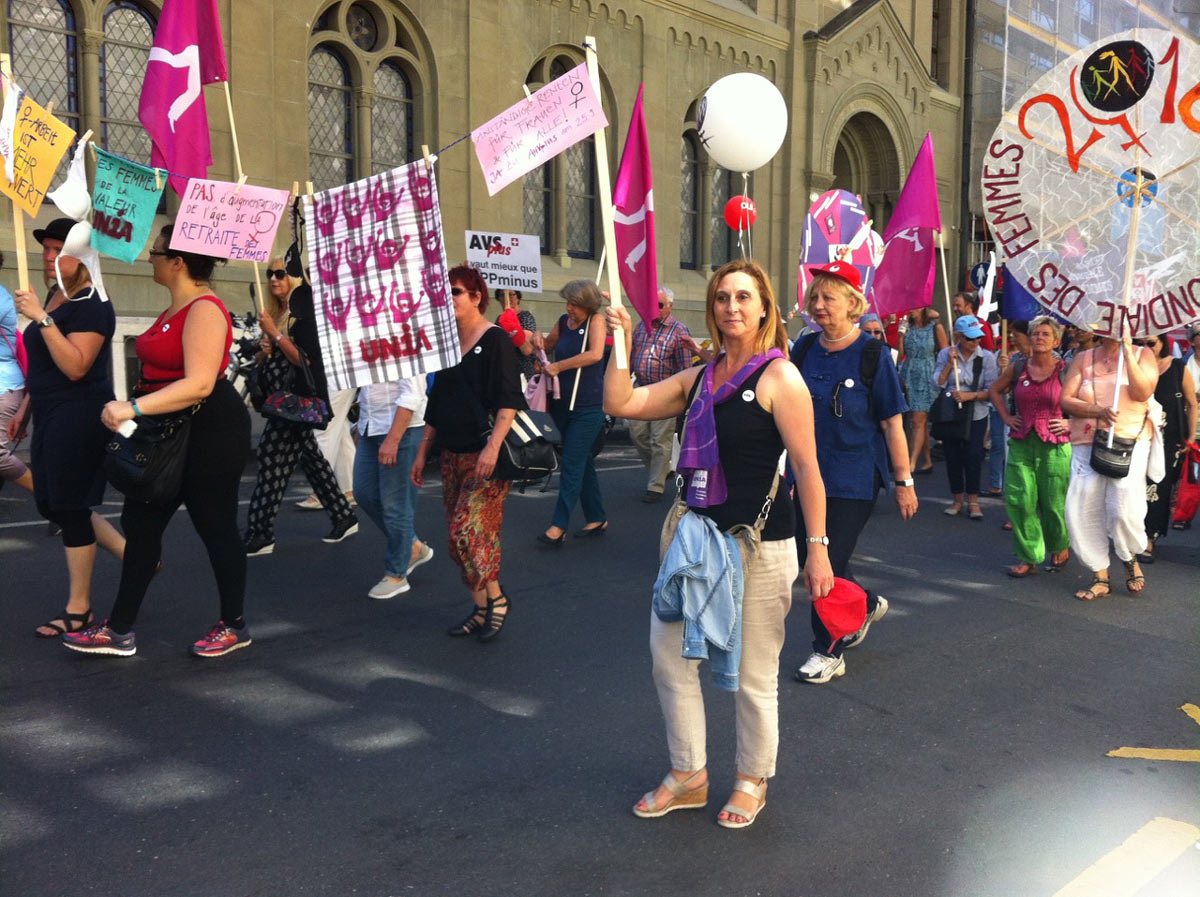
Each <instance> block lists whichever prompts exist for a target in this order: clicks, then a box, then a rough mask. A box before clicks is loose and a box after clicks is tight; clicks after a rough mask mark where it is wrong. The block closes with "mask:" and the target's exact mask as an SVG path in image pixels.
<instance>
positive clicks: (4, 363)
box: [0, 252, 33, 492]
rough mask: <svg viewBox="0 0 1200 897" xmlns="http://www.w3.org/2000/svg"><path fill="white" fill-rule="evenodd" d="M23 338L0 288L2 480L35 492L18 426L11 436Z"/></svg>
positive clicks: (8, 296) (0, 256)
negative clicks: (19, 454)
mask: <svg viewBox="0 0 1200 897" xmlns="http://www.w3.org/2000/svg"><path fill="white" fill-rule="evenodd" d="M3 264H4V253H2V252H0V265H3ZM20 338H21V334H20V332H19V331H18V330H17V306H16V304H15V303H14V302H13V297H12V293H10V292H9V291H8V290H6V289H5V288H4V287H0V480H2V481H4V482H7V483H16V484H17V485H18V486H20V487H21V488H22V489H25V490H27V491H29V492H32V491H33V474H31V473H30V472H29V468H28V467H26V466H25V462H24V461H22V460H21V459H20V458H18V457H17V456H16V453H15V450H16V447H17V443H18V441H19V440H18V439H17V438H16V436H17V432H18V430H19V427H18V425H17V424H16V423H14V424H13V427H12V431H13V432H12V435H11V436H10V435H9V432H8V431H9V426H8V424H9V421H11V420H13V419H14V418H17V420H18V421H19V420H20V417H19V416H18V412H19V411H20V410H21V406H22V403H23V401H24V399H25V372H24V371H23V370H21V365H20V364H19V363H18V362H17V341H18V340H19V339H20Z"/></svg>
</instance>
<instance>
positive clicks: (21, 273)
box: [0, 53, 30, 290]
mask: <svg viewBox="0 0 1200 897" xmlns="http://www.w3.org/2000/svg"><path fill="white" fill-rule="evenodd" d="M0 77H2V78H3V82H4V83H3V96H5V97H7V96H8V91H9V86H10V85H11V84H12V57H11V56H9V55H8V54H7V53H0ZM9 202H10V203H11V204H12V218H13V243H14V244H15V246H16V253H17V286H18V288H19V289H22V290H28V289H30V285H29V259H28V257H27V254H28V250H27V249H26V244H25V215H24V214H23V213H22V212H21V210H20V209H19V208H18V207H17V201H16V200H15V199H10V200H9Z"/></svg>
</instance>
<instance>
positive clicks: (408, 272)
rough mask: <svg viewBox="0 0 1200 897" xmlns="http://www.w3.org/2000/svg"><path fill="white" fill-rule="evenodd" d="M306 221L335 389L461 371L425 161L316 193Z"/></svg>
mask: <svg viewBox="0 0 1200 897" xmlns="http://www.w3.org/2000/svg"><path fill="white" fill-rule="evenodd" d="M304 215H305V224H304V230H305V236H306V242H307V245H308V258H309V263H310V265H311V267H312V271H313V304H314V306H315V307H316V312H317V332H318V335H319V337H320V341H321V355H322V357H323V359H324V362H325V376H326V379H327V380H328V381H329V387H330V389H351V388H354V387H358V386H365V385H367V384H369V383H383V382H386V381H391V380H400V379H403V378H405V377H411V376H413V375H415V374H423V373H430V372H432V371H439V370H442V369H443V368H447V367H452V366H454V365H456V364H458V362H459V360H460V359H461V357H462V356H461V353H460V350H459V344H458V330H457V328H456V327H455V324H454V306H453V304H452V302H451V299H450V281H449V279H448V272H449V266H448V265H447V264H446V248H445V244H444V241H443V238H442V213H441V208H440V207H439V204H438V195H437V181H436V179H435V178H434V174H433V169H432V168H429V167H427V165H426V163H425V162H424V161H417V162H413V163H410V164H408V165H402V166H400V167H399V168H393V169H392V170H391V171H385V172H383V173H382V174H377V175H374V176H372V177H369V178H364V179H363V180H361V181H355V182H354V183H352V184H346V185H345V186H342V187H334V188H332V189H330V190H325V191H323V192H321V193H317V194H310V195H309V196H307V197H305V198H304Z"/></svg>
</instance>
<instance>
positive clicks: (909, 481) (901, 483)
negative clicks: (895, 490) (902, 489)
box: [896, 477, 913, 486]
mask: <svg viewBox="0 0 1200 897" xmlns="http://www.w3.org/2000/svg"><path fill="white" fill-rule="evenodd" d="M896 485H897V486H912V485H913V478H912V477H909V478H908V479H907V480H896Z"/></svg>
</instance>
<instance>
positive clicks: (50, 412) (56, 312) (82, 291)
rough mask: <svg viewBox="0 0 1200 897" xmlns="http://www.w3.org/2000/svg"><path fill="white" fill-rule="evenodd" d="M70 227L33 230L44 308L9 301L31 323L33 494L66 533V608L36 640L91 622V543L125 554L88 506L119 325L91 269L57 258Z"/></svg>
mask: <svg viewBox="0 0 1200 897" xmlns="http://www.w3.org/2000/svg"><path fill="white" fill-rule="evenodd" d="M74 223H75V222H74V221H71V220H70V219H59V220H57V221H54V222H52V223H51V224H50V226H49V227H47V228H46V229H45V230H38V231H35V232H34V237H35V238H37V239H38V241H39V242H40V243H41V244H42V259H43V261H44V263H45V265H46V271H47V275H48V277H47V279H48V281H49V282H50V283H52V284H55V286H54V287H53V289H52V291H51V293H50V297H49V301H48V302H47V304H46V306H45V307H43V306H42V303H41V302H40V301H39V300H38V297H37V296H36V295H35V294H34V293H33V292H31V291H29V290H17V293H16V296H15V299H16V305H17V311H18V312H20V313H21V314H23V315H24V316H25V317H27V318H29V319H30V320H31V321H33V324H32V325H30V326H29V327H27V328H26V329H25V349H26V352H27V353H28V356H29V372H28V374H27V376H26V381H25V386H26V389H27V390H28V393H29V398H30V407H31V410H32V413H33V439H32V442H31V444H30V453H31V465H30V466H31V468H32V470H33V494H34V498H35V499H36V501H37V508H38V513H40V514H41V515H42V516H43V517H45V518H46V519H47V520H50V521H52V522H53V523H54V524H55V525H56V526H58V527H59V528H60V529H61V530H62V540H63V547H64V548H65V549H66V553H67V574H68V576H69V578H70V592H69V593H68V598H67V605H66V607H65V608H63V610H62V611H61V612H60V613H59V614H58V616H57V617H55V618H54V619H53V620H50V621H49V622H48V623H45V624H44V625H42V626H39V627H38V628H37V629H36V630H35V634H36V635H37V636H38V637H39V638H55V637H57V636H59V635H61V634H62V633H64V632H78V631H79V630H81V629H84V628H86V627H87V626H89V625H91V623H92V568H93V566H94V565H95V563H96V544H97V541H99V542H100V543H101V545H103V547H104V548H105V549H106V550H108V551H111V552H112V553H113V554H115V555H116V556H117V557H118V558H119V557H121V556H122V555H123V554H124V551H125V540H124V539H123V538H122V537H121V535H120V534H119V533H118V532H117V531H116V530H115V529H114V528H113V526H112V524H110V523H108V521H106V520H104V519H103V518H101V517H99V516H98V515H94V514H93V513H92V510H91V509H92V508H93V507H95V506H96V505H98V504H100V502H101V501H103V500H104V470H103V466H102V463H103V460H104V441H105V437H106V436H107V431H106V430H105V429H104V425H103V424H101V423H100V411H101V410H102V409H103V408H104V405H105V403H106V402H109V401H111V400H112V398H113V386H112V374H111V370H112V348H111V340H112V336H113V333H114V332H115V330H116V323H117V319H116V315H115V314H114V313H113V307H112V305H111V303H108V302H105V301H104V300H103V299H101V298H100V294H99V292H97V291H96V290H94V289H92V278H91V273H90V272H89V271H88V269H87V267H86V266H85V265H83V264H82V263H81V262H80V261H79V260H78V259H75V258H72V257H71V256H67V255H60V254H59V253H60V251H61V250H62V246H63V239H65V237H66V231H67V230H69V228H70V226H71V225H73V224H74ZM55 260H57V262H58V275H57V276H61V278H62V285H61V288H60V287H59V286H58V285H57V283H56V279H57V276H56V275H55V269H54V263H55ZM64 290H65V292H64ZM68 296H69V297H70V298H68Z"/></svg>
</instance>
